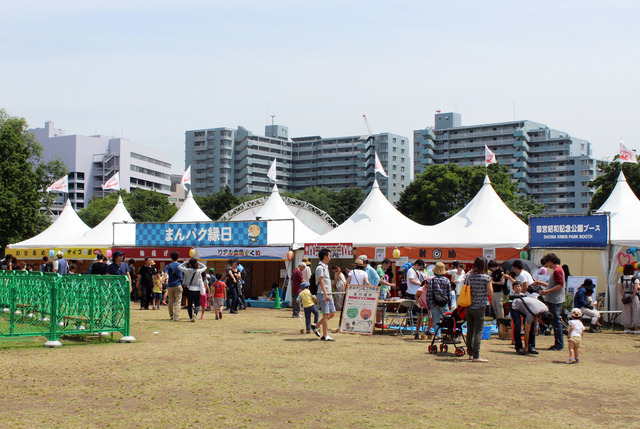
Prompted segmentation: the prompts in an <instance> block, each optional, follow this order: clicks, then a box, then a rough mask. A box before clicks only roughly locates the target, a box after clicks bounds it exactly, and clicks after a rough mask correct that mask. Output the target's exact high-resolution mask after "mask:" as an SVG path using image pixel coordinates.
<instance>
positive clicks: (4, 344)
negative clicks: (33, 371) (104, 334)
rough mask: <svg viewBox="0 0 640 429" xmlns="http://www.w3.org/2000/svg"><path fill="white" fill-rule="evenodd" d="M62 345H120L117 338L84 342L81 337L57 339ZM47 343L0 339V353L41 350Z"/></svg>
mask: <svg viewBox="0 0 640 429" xmlns="http://www.w3.org/2000/svg"><path fill="white" fill-rule="evenodd" d="M58 340H59V341H60V342H61V343H62V347H83V346H91V345H104V344H116V343H118V344H119V343H120V341H119V338H114V339H113V340H112V339H111V338H106V339H98V338H88V339H87V341H85V340H84V339H83V338H82V337H81V336H71V335H69V336H62V337H60V338H59V339H58ZM46 341H47V339H46V338H45V337H15V338H2V339H0V351H2V350H28V349H42V348H44V343H45V342H46Z"/></svg>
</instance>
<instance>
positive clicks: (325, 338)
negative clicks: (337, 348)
mask: <svg viewBox="0 0 640 429" xmlns="http://www.w3.org/2000/svg"><path fill="white" fill-rule="evenodd" d="M320 339H321V340H322V341H335V340H334V339H333V338H331V337H330V336H328V335H327V336H326V337H322V338H320Z"/></svg>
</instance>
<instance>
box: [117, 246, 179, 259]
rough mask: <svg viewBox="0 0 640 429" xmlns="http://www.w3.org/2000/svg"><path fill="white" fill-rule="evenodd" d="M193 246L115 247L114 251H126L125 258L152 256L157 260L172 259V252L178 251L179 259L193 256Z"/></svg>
mask: <svg viewBox="0 0 640 429" xmlns="http://www.w3.org/2000/svg"><path fill="white" fill-rule="evenodd" d="M190 250H191V247H114V248H113V249H111V251H112V252H115V251H120V252H122V253H124V257H125V259H129V258H133V259H144V258H146V257H150V258H152V259H154V260H156V261H170V260H171V252H174V251H175V252H178V259H179V260H186V259H189V258H191V256H190V255H189V251H190Z"/></svg>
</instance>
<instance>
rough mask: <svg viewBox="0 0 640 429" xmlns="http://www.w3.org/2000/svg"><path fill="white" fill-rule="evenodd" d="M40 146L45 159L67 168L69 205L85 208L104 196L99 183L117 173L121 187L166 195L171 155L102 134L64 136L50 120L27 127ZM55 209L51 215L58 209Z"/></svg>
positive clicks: (169, 180) (169, 177) (168, 189)
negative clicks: (41, 126)
mask: <svg viewBox="0 0 640 429" xmlns="http://www.w3.org/2000/svg"><path fill="white" fill-rule="evenodd" d="M29 131H30V132H32V133H33V135H34V136H35V139H36V141H37V142H38V143H40V145H41V146H42V149H43V150H42V155H43V160H44V161H45V162H48V161H52V160H54V159H56V158H57V157H59V158H60V159H61V160H62V161H63V162H64V163H65V165H66V166H67V170H68V171H69V195H68V198H69V200H70V201H71V204H72V206H73V207H74V208H75V209H76V210H78V209H82V208H84V207H86V205H87V203H88V202H89V200H91V198H92V197H93V196H94V195H100V196H102V195H104V191H103V189H102V186H101V185H102V184H103V183H104V182H106V181H107V180H108V179H109V178H110V177H111V176H113V174H115V173H116V172H120V188H121V189H126V190H127V191H133V190H134V189H136V188H142V189H148V190H156V191H158V192H160V193H162V194H165V195H167V196H168V195H169V193H170V187H171V156H170V155H169V154H167V153H164V152H160V151H158V150H156V149H153V148H150V147H147V146H143V145H140V144H137V143H134V142H132V141H130V140H127V139H123V138H116V137H107V136H102V135H95V136H81V135H76V134H74V135H65V133H64V131H63V130H61V129H56V128H54V126H53V123H52V122H45V124H44V127H43V128H35V129H31V130H29ZM60 208H61V206H60V207H57V208H54V214H58V213H56V211H57V209H60Z"/></svg>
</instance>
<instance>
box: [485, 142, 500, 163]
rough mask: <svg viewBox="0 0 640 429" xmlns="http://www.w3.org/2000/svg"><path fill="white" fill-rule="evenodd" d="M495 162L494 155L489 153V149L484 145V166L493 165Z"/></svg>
mask: <svg viewBox="0 0 640 429" xmlns="http://www.w3.org/2000/svg"><path fill="white" fill-rule="evenodd" d="M497 162H498V161H497V160H496V154H495V153H493V152H491V149H489V147H488V146H487V145H484V166H485V167H488V166H489V165H490V164H495V163H497Z"/></svg>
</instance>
